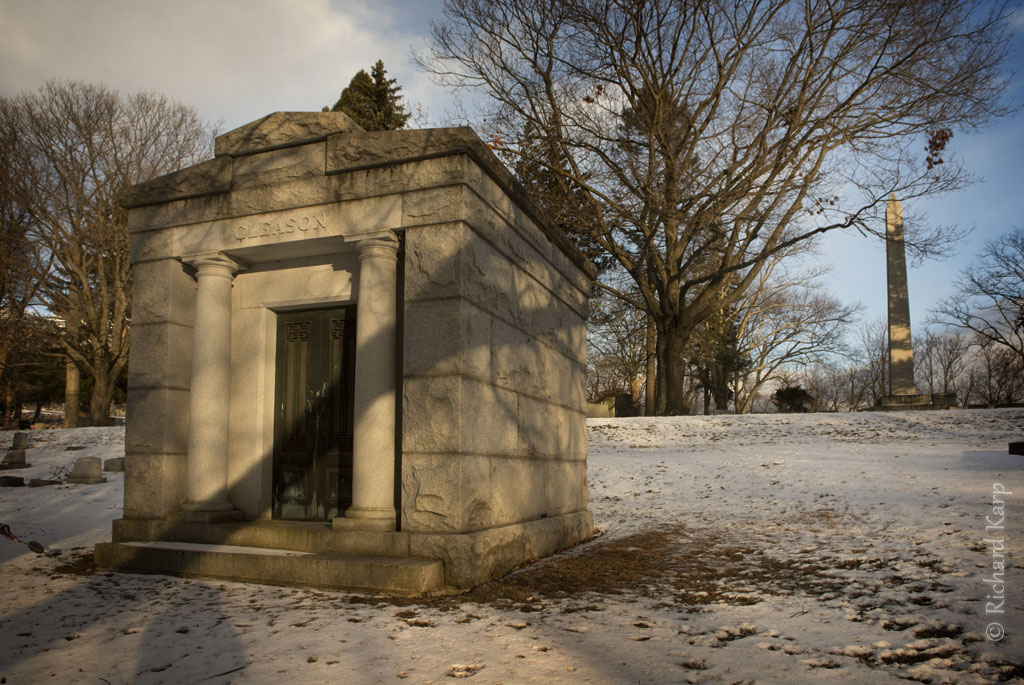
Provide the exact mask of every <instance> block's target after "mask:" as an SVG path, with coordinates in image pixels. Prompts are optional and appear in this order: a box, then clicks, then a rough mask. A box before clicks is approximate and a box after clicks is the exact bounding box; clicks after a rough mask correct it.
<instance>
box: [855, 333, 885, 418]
mask: <svg viewBox="0 0 1024 685" xmlns="http://www.w3.org/2000/svg"><path fill="white" fill-rule="evenodd" d="M888 336H889V326H888V324H887V323H886V321H885V319H883V318H877V319H875V320H873V321H869V322H867V323H864V324H862V325H861V328H860V345H861V349H860V363H861V365H862V366H863V369H864V373H863V375H862V379H863V382H864V384H865V385H866V392H865V395H866V399H867V401H868V402H869V403H870V402H874V401H875V400H877V399H878V398H879V397H883V396H884V395H888V394H889V337H888Z"/></svg>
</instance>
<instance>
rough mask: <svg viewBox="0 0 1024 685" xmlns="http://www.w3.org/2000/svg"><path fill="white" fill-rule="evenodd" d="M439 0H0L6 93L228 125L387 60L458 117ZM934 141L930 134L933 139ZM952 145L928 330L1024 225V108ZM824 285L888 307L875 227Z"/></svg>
mask: <svg viewBox="0 0 1024 685" xmlns="http://www.w3.org/2000/svg"><path fill="white" fill-rule="evenodd" d="M440 6H441V2H440V0H425V1H422V2H416V1H406V2H402V1H399V0H374V1H372V2H371V1H367V0H348V1H342V0H176V1H175V2H173V3H170V2H166V1H165V0H91V1H89V2H83V1H80V0H31V1H30V0H0V95H4V96H9V95H14V94H17V93H19V92H23V91H26V90H34V89H36V88H38V87H39V86H40V85H42V84H43V83H44V82H45V81H46V80H48V79H52V78H57V79H77V80H82V81H88V82H99V83H104V84H106V85H108V86H110V87H113V88H116V89H118V90H121V91H124V92H133V91H137V90H154V91H158V92H161V93H164V94H166V95H168V96H170V97H173V98H175V99H177V100H180V101H182V102H185V103H188V104H191V105H193V106H195V107H196V109H197V110H198V112H199V113H200V115H201V116H203V117H204V118H206V119H207V120H209V121H220V122H222V128H223V130H230V129H232V128H234V127H236V126H240V125H242V124H244V123H247V122H249V121H251V120H253V119H256V118H258V117H261V116H263V115H265V114H267V113H269V112H273V111H278V110H292V111H296V110H298V111H302V110H307V111H309V110H312V111H317V110H319V109H320V108H321V107H322V106H323V105H327V104H332V103H333V102H334V100H335V99H336V98H337V96H338V93H339V92H340V91H341V89H342V88H343V87H344V86H345V85H347V83H348V81H349V79H350V78H351V77H352V75H353V74H354V73H355V72H356V71H358V70H359V69H368V68H369V67H370V66H371V65H372V64H373V62H375V61H376V60H377V59H381V60H383V61H384V64H385V66H386V67H387V69H388V71H389V74H390V75H391V76H392V77H395V78H397V79H398V81H399V83H400V84H401V85H402V86H403V89H404V91H403V92H404V94H405V96H406V99H407V102H408V103H410V104H419V105H421V106H423V107H424V108H426V110H427V113H428V115H429V120H430V122H431V123H433V124H435V125H441V124H444V123H447V121H446V120H447V117H448V110H449V109H450V107H451V102H452V97H451V95H450V94H449V93H447V92H445V91H444V90H443V89H441V88H439V87H438V86H435V85H434V84H433V83H431V81H430V79H429V78H428V77H427V76H426V75H424V74H422V73H420V72H419V71H418V70H417V69H416V67H415V66H414V65H413V64H412V63H411V61H410V59H409V56H410V53H411V52H412V51H413V50H415V49H417V48H418V47H420V46H422V45H423V41H424V37H425V36H426V34H427V32H428V30H429V21H430V19H431V18H438V17H440ZM1015 18H1016V21H1015V30H1014V33H1013V41H1014V47H1015V49H1016V61H1015V64H1014V68H1015V70H1016V71H1017V72H1018V73H1017V75H1016V76H1015V77H1014V78H1013V80H1012V81H1011V84H1010V88H1009V89H1008V92H1007V98H1008V101H1009V102H1011V103H1012V104H1015V105H1018V106H1020V105H1024V11H1021V10H1020V9H1018V11H1017V13H1016V14H1015ZM923 145H924V141H922V147H923ZM952 149H953V151H954V153H955V154H958V155H960V156H961V157H962V158H963V160H964V162H965V163H966V165H967V167H968V168H969V169H970V170H971V171H972V172H973V173H975V174H976V175H978V176H979V177H981V178H982V179H983V180H982V181H981V182H979V183H978V184H976V185H974V186H972V187H970V188H968V189H967V190H965V191H962V192H960V193H957V194H955V195H950V196H948V197H944V198H938V199H934V200H930V201H928V203H927V206H919V204H918V205H915V206H907V207H906V210H907V213H908V215H909V214H910V213H911V212H915V213H920V212H926V213H927V214H928V215H929V217H930V218H931V220H932V221H935V222H937V223H941V224H959V225H961V226H964V227H973V228H974V231H973V232H972V234H971V235H970V236H969V238H967V239H966V240H964V241H963V242H962V243H961V244H960V245H958V246H957V248H956V252H957V255H956V256H955V257H953V258H951V259H949V260H947V261H943V262H934V261H933V262H928V263H925V264H923V265H920V266H917V267H913V268H911V270H910V273H909V280H910V302H911V317H912V320H913V325H914V330H915V331H920V330H921V329H922V328H923V322H924V320H925V318H926V317H927V315H928V310H929V309H931V308H932V307H933V306H934V304H935V303H936V302H937V301H938V300H940V299H942V298H943V297H945V296H946V295H948V294H949V293H950V291H951V289H952V286H953V281H954V280H955V278H956V275H957V273H958V271H959V270H960V269H962V268H966V267H967V266H968V264H969V263H970V262H971V260H972V258H973V257H974V255H976V254H977V253H978V251H979V250H980V249H981V247H982V245H983V244H984V242H985V240H987V239H992V238H995V237H997V236H999V235H1000V234H1002V233H1005V232H1007V231H1009V230H1010V229H1011V228H1013V227H1015V226H1019V225H1024V212H1022V209H1024V191H1022V186H1024V182H1022V181H1024V117H1022V116H1021V115H1018V116H1015V117H1013V118H1008V119H1004V120H1002V121H999V122H997V123H996V124H995V125H994V126H991V127H989V128H987V129H984V130H982V131H978V132H973V133H964V132H960V131H957V132H956V135H955V137H954V139H953V143H952ZM821 260H823V261H824V262H826V263H828V264H830V265H831V268H830V271H829V274H828V276H827V279H826V281H825V282H824V285H825V287H827V288H828V289H829V290H831V291H832V292H833V293H834V294H835V295H836V296H837V297H839V298H840V299H842V300H844V301H847V302H861V303H862V304H863V305H864V307H865V318H866V319H871V318H874V317H878V316H884V314H885V259H884V251H883V246H882V244H881V243H880V241H878V240H877V239H871V238H865V237H861V236H859V235H857V234H846V235H840V234H831V235H829V236H827V237H826V239H825V240H824V241H823V242H822V245H821Z"/></svg>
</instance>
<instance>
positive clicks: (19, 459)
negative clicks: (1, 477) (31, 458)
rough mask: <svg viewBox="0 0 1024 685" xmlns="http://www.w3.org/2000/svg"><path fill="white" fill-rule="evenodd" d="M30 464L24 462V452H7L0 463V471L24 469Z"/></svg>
mask: <svg viewBox="0 0 1024 685" xmlns="http://www.w3.org/2000/svg"><path fill="white" fill-rule="evenodd" d="M29 466H32V464H29V463H27V462H26V461H25V450H7V454H5V455H4V458H3V461H0V470H7V469H25V468H28V467H29Z"/></svg>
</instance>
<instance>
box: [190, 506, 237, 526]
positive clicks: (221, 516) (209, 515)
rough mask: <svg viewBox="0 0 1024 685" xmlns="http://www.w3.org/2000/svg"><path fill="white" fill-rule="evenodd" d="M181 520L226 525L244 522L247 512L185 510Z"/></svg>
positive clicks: (232, 510)
mask: <svg viewBox="0 0 1024 685" xmlns="http://www.w3.org/2000/svg"><path fill="white" fill-rule="evenodd" d="M181 518H182V519H184V520H185V521H191V522H192V523H225V522H227V521H244V520H245V512H244V511H240V510H238V509H228V510H227V511H201V510H197V509H193V510H188V509H183V510H182V512H181Z"/></svg>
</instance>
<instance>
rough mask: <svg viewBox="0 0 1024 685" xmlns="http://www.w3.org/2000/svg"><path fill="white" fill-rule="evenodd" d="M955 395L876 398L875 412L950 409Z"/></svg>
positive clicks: (953, 403)
mask: <svg viewBox="0 0 1024 685" xmlns="http://www.w3.org/2000/svg"><path fill="white" fill-rule="evenodd" d="M956 406H957V405H956V395H886V396H884V397H880V398H878V402H877V403H876V404H875V406H874V407H873V409H874V410H875V411H921V410H933V409H952V408H954V407H956Z"/></svg>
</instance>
